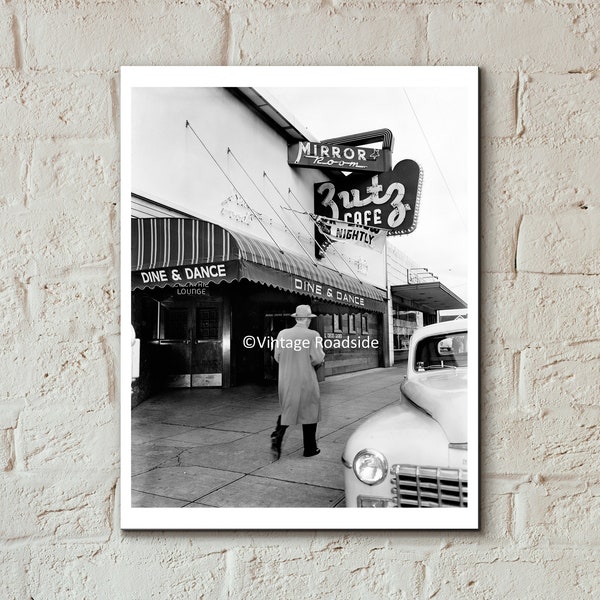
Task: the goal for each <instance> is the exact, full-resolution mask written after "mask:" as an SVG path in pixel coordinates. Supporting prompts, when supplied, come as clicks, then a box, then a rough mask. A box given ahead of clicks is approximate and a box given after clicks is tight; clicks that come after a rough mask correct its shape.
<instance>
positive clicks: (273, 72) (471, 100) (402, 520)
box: [120, 66, 480, 530]
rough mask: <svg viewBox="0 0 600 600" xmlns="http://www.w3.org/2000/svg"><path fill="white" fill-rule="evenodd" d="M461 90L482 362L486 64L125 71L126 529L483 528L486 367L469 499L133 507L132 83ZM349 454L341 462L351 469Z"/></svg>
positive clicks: (472, 298)
mask: <svg viewBox="0 0 600 600" xmlns="http://www.w3.org/2000/svg"><path fill="white" fill-rule="evenodd" d="M286 86H290V87H317V88H318V87H329V88H331V87H388V88H390V87H401V88H402V87H403V88H408V87H421V88H426V87H435V88H444V87H453V88H456V87H461V88H464V89H465V90H466V92H467V97H468V110H467V114H468V117H467V118H468V125H467V131H466V132H465V135H466V137H467V139H468V166H467V174H466V176H467V180H468V182H467V184H468V185H467V189H468V208H469V213H468V221H469V227H468V233H467V235H468V248H469V265H468V269H469V274H468V294H467V295H468V299H467V303H468V307H469V333H470V335H469V342H468V343H469V354H470V356H474V357H477V358H478V359H479V248H478V246H479V232H478V229H479V71H478V68H477V67H472V66H466V67H122V68H121V86H120V90H121V372H120V400H121V424H120V426H121V481H120V500H121V502H120V524H121V528H122V529H126V530H145V529H149V530H165V529H169V530H261V529H265V530H383V529H385V530H395V529H402V530H474V529H478V528H479V504H480V502H479V366H478V360H477V361H473V363H472V366H471V367H470V371H469V391H468V393H469V411H468V431H469V439H468V464H469V472H470V474H471V477H470V478H469V506H468V507H466V508H413V509H410V510H408V511H407V510H401V511H396V512H390V511H389V510H376V509H371V510H368V509H358V508H340V509H332V508H242V507H240V508H203V509H202V510H182V509H181V508H137V507H136V508H133V507H132V506H131V450H132V440H131V398H130V385H129V383H128V382H130V381H131V347H130V343H131V335H130V330H131V273H130V252H131V250H130V249H131V229H130V219H131V190H132V175H131V168H132V155H131V152H132V140H131V136H132V90H133V89H134V88H137V87H286ZM343 468H344V467H343V465H342V463H341V461H340V469H343Z"/></svg>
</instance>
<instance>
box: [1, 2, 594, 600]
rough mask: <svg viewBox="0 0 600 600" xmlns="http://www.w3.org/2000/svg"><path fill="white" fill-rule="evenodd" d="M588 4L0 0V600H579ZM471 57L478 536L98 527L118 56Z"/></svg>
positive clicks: (588, 266) (113, 419)
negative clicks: (477, 174) (475, 71)
mask: <svg viewBox="0 0 600 600" xmlns="http://www.w3.org/2000/svg"><path fill="white" fill-rule="evenodd" d="M599 22H600V8H599V7H598V4H597V3H596V2H594V1H593V0H587V1H581V2H580V1H578V0H563V1H560V0H552V1H550V2H527V3H521V2H493V1H491V0H490V1H484V2H479V3H471V2H459V1H458V0H444V1H438V0H430V1H428V0H414V1H410V2H399V1H396V0H387V1H382V2H378V3H374V2H370V1H367V0H365V1H362V0H327V1H325V2H320V1H317V0H313V1H311V2H300V1H299V0H289V1H288V2H279V1H276V0H263V1H256V2H253V1H250V0H245V1H241V2H235V3H233V2H228V1H226V2H204V1H199V2H196V1H195V0H182V1H181V2H178V3H167V2H151V1H150V0H147V1H140V2H134V1H133V0H128V1H126V2H117V1H116V0H115V1H107V2H102V1H94V0H91V1H89V2H83V3H80V2H75V1H71V0H53V1H46V0H31V1H29V0H27V1H26V0H12V1H11V2H5V3H4V4H3V5H2V6H1V7H0V40H2V43H0V81H1V82H2V85H0V173H1V176H0V181H1V185H0V218H1V220H2V224H3V230H2V233H3V235H2V236H1V237H0V275H1V279H0V302H1V306H2V311H1V312H0V324H1V326H2V331H3V334H4V335H3V347H2V377H0V403H1V407H0V498H1V500H0V502H1V504H0V597H1V598H7V599H23V598H25V599H28V598H35V599H36V600H39V599H45V598H47V599H55V598H91V599H98V598H100V599H103V598H110V599H114V598H118V599H121V598H123V599H130V598H144V599H146V598H186V597H192V598H200V597H206V598H221V599H226V598H240V597H255V598H258V597H273V596H277V597H281V598H300V597H303V598H304V597H305V598H331V597H348V598H406V599H413V598H420V599H425V598H431V597H435V598H436V599H438V600H439V599H452V600H453V599H455V598H459V597H460V598H463V597H472V598H502V599H504V598H507V597H514V598H527V599H537V598H544V599H546V598H575V597H576V598H593V597H595V595H596V594H597V589H598V588H599V587H600V576H599V575H598V569H597V568H595V565H596V563H597V562H598V559H599V556H598V551H597V549H596V548H597V546H598V543H599V542H600V528H599V527H598V525H597V523H598V519H599V517H600V501H599V498H600V477H599V476H598V475H597V473H598V471H599V469H598V466H599V465H598V458H597V456H598V454H599V452H598V450H599V449H600V435H599V431H600V429H599V425H598V423H599V422H600V420H599V409H598V407H597V398H598V392H599V389H598V387H599V386H598V382H599V381H600V364H599V362H600V361H599V354H600V351H599V346H600V340H599V337H600V336H599V333H598V323H599V308H598V307H599V306H600V302H599V292H598V290H599V288H600V281H599V271H598V266H599V262H598V260H599V259H598V256H599V251H598V238H599V237H600V236H599V235H598V229H599V218H598V211H599V210H600V203H599V201H598V198H599V197H600V169H599V168H598V157H599V156H600V143H599V131H600V100H599V98H600V93H599V92H600V89H599V85H600V84H599V81H600V79H599V78H598V69H599V68H600V63H599V60H598V44H599V41H600V39H599V38H600V34H599V33H598V31H599V29H598V23H599ZM125 63H129V64H297V63H304V64H358V65H363V64H364V65H369V64H371V65H377V64H425V63H429V64H477V65H479V66H481V67H482V74H481V79H482V93H481V98H482V101H481V105H482V119H481V125H482V142H481V145H482V170H481V179H482V186H481V191H482V193H481V212H482V214H481V222H482V225H481V254H482V256H481V258H482V261H481V262H482V269H483V273H482V282H481V310H482V361H481V379H482V381H481V465H482V474H481V489H482V503H481V520H482V530H481V531H480V532H470V533H465V534H461V533H456V532H392V533H387V532H378V533H369V532H353V533H347V532H326V531H323V532H313V533H310V532H305V533H293V532H292V533H287V532H262V533H257V532H246V533H235V532H230V533H211V532H205V533H186V532H172V533H161V532H146V533H132V532H129V533H126V532H121V531H120V530H119V528H118V516H119V515H118V512H119V508H118V505H117V503H116V497H117V496H116V494H117V492H118V477H119V473H118V462H119V457H118V423H119V414H118V396H117V386H116V383H115V374H116V373H117V372H118V368H117V365H118V358H117V357H118V317H119V306H118V293H117V292H118V279H117V264H118V231H119V226H118V168H119V164H118V158H119V157H118V137H117V136H118V112H119V111H118V99H119V98H118V77H117V73H118V68H119V66H120V65H121V64H125Z"/></svg>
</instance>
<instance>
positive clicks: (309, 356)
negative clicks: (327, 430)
mask: <svg viewBox="0 0 600 600" xmlns="http://www.w3.org/2000/svg"><path fill="white" fill-rule="evenodd" d="M291 316H292V317H295V318H296V325H294V327H291V328H290V329H283V330H282V331H280V332H279V335H278V336H277V341H276V343H275V352H274V358H275V360H276V361H277V362H278V363H279V385H278V391H279V405H280V408H281V415H280V417H279V419H278V421H277V428H276V429H275V431H274V432H273V433H272V434H271V439H272V443H271V447H272V449H273V451H274V452H276V453H277V458H279V456H280V455H281V444H282V442H283V436H284V435H285V431H286V429H287V428H288V426H289V425H302V435H303V439H304V456H316V455H317V454H319V452H320V450H319V448H317V440H316V434H317V423H318V422H319V420H320V419H321V392H320V390H319V382H318V381H317V374H316V373H315V368H316V367H318V366H319V365H321V364H322V363H323V361H324V360H325V352H324V351H323V340H322V338H321V336H320V335H319V334H318V333H317V332H316V331H313V330H312V329H309V328H308V327H309V325H310V320H311V319H312V318H313V317H316V315H314V314H313V313H312V311H311V308H310V306H308V305H306V304H301V305H300V306H298V307H296V312H295V313H294V314H293V315H291Z"/></svg>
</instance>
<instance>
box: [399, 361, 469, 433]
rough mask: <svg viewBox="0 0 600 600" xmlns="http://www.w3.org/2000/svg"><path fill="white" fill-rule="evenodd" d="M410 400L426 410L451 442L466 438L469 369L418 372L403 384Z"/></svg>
mask: <svg viewBox="0 0 600 600" xmlns="http://www.w3.org/2000/svg"><path fill="white" fill-rule="evenodd" d="M400 389H401V390H402V393H403V394H404V396H406V398H408V399H409V400H410V401H411V402H413V403H414V404H416V405H417V406H419V407H421V408H422V409H423V410H425V411H427V412H428V413H429V414H430V415H431V416H432V417H433V418H434V419H435V420H436V421H437V422H438V423H439V424H440V425H441V426H442V428H443V429H444V431H445V432H446V435H447V436H448V440H449V441H450V442H451V443H455V444H460V443H464V442H466V441H467V370H466V369H444V370H442V371H432V372H425V373H417V374H415V375H413V376H412V377H411V378H410V379H407V380H405V381H404V382H403V383H402V385H401V386H400Z"/></svg>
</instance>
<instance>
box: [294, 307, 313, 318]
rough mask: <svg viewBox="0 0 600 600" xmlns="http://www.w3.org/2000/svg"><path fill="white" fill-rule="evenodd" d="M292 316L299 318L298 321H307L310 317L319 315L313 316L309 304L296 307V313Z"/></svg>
mask: <svg viewBox="0 0 600 600" xmlns="http://www.w3.org/2000/svg"><path fill="white" fill-rule="evenodd" d="M291 316H292V317H297V318H298V319H307V318H308V317H316V316H317V315H313V312H312V310H311V309H310V306H309V305H308V304H300V305H299V306H296V312H295V313H294V314H293V315H291Z"/></svg>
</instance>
